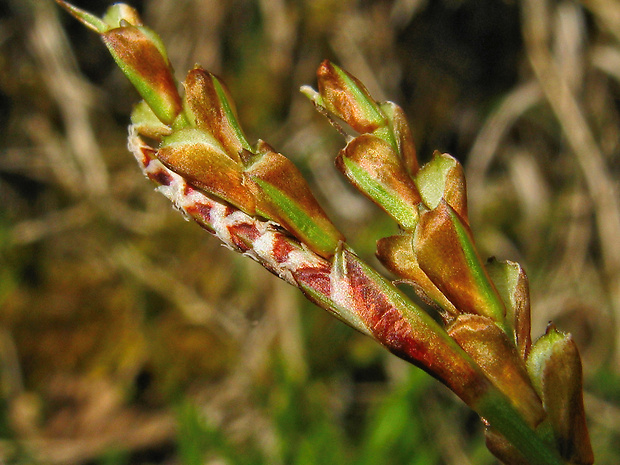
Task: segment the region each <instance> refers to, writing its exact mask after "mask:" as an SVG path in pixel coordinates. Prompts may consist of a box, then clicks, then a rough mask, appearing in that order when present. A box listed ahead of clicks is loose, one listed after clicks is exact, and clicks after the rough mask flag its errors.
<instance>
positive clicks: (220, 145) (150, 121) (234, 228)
mask: <svg viewBox="0 0 620 465" xmlns="http://www.w3.org/2000/svg"><path fill="white" fill-rule="evenodd" d="M59 3H60V4H61V5H63V6H64V7H65V8H67V9H69V10H70V11H71V12H72V14H74V15H75V16H76V17H77V18H78V19H79V20H80V21H82V22H83V23H85V24H86V25H87V26H88V27H90V28H91V29H94V30H95V31H97V32H98V33H99V34H100V35H102V37H103V39H104V41H105V42H106V45H107V46H108V48H109V50H110V52H111V53H112V55H113V56H114V57H115V59H116V61H117V63H118V64H119V66H120V67H121V68H122V69H123V71H124V72H125V74H127V76H128V77H129V78H130V80H131V82H132V83H133V84H134V85H135V86H136V87H137V88H138V89H139V91H140V93H141V94H142V96H143V97H144V99H145V103H143V104H139V105H138V106H137V107H136V109H135V110H134V112H133V114H132V121H133V122H134V126H132V127H131V129H130V139H129V146H130V149H131V150H132V152H133V153H134V155H135V157H136V159H137V161H138V163H139V165H140V167H141V168H142V170H143V172H144V173H145V174H146V175H147V176H148V177H149V179H151V180H152V181H153V182H155V183H156V184H157V185H158V187H157V190H158V191H160V192H161V193H162V194H164V195H165V196H167V197H168V198H169V199H170V200H171V201H172V202H173V203H174V205H175V206H176V207H177V208H178V209H179V210H181V211H182V212H184V213H185V214H186V215H187V217H189V218H193V219H194V220H195V221H196V222H197V223H198V224H199V225H201V226H202V227H203V228H205V229H206V230H208V231H209V232H211V233H212V234H214V235H216V236H217V237H218V238H219V239H221V240H222V242H223V243H224V244H225V245H226V246H228V247H229V248H231V249H233V250H235V251H238V252H241V253H243V254H244V255H247V256H249V257H251V258H253V259H254V260H256V261H257V262H259V263H260V264H261V265H263V266H264V267H265V268H266V269H268V270H269V271H271V272H272V273H274V274H276V275H277V276H279V277H280V278H282V279H284V280H286V281H287V282H289V283H291V284H293V285H296V286H297V287H299V288H300V289H301V290H302V291H303V293H304V294H305V295H306V296H307V297H308V298H309V299H310V300H312V301H313V302H316V303H317V304H319V305H320V306H322V307H323V308H325V309H327V310H328V311H330V312H332V313H333V314H334V315H336V316H337V317H338V318H340V319H342V320H343V321H345V322H346V323H347V324H349V325H351V326H353V327H354V328H356V329H358V330H359V331H361V332H363V333H364V334H367V335H369V336H371V337H373V338H374V339H376V340H377V341H378V342H380V343H381V344H383V345H384V346H385V347H386V348H388V349H389V350H390V351H392V352H393V353H395V354H397V355H398V356H400V357H402V358H403V359H405V360H408V361H409V362H411V363H413V364H415V365H417V366H419V367H421V368H422V369H424V370H425V371H427V372H428V373H430V374H431V375H433V376H435V377H436V378H438V379H439V380H441V381H442V382H443V383H444V384H446V385H447V386H448V387H449V388H450V389H452V390H453V391H454V392H455V393H456V394H457V395H458V396H459V397H460V398H461V399H462V400H463V401H465V402H466V403H467V405H469V406H470V407H472V408H473V409H474V410H475V411H476V412H478V413H479V414H480V416H481V417H482V418H483V420H484V422H485V424H486V425H487V427H488V434H487V438H488V444H489V447H490V449H491V450H492V451H493V452H494V453H496V454H497V455H498V457H500V458H502V459H504V460H506V463H507V464H509V465H517V464H519V465H521V463H528V464H529V465H562V464H563V463H564V462H565V461H569V462H571V463H575V464H583V465H589V464H590V463H591V462H592V454H591V449H590V446H589V440H588V437H587V429H586V427H585V418H584V413H583V401H582V398H581V365H580V362H579V356H578V353H577V350H576V346H574V343H573V342H572V339H570V337H567V336H564V335H561V334H560V333H557V332H555V333H554V332H553V331H548V334H547V335H546V336H544V337H543V338H541V340H539V341H538V342H537V343H536V344H535V345H534V347H533V348H532V349H531V351H530V353H529V354H528V347H529V344H530V342H529V334H528V333H529V308H528V306H529V303H528V301H527V281H526V278H525V275H524V273H523V272H522V270H521V269H520V268H519V267H518V266H513V264H509V263H507V264H497V263H491V264H490V265H489V271H487V270H486V269H485V267H484V266H483V265H482V262H481V260H480V257H479V256H478V253H477V251H476V249H475V246H474V242H473V238H472V235H471V231H470V228H469V225H468V222H467V208H466V197H465V182H464V177H463V173H462V169H461V167H460V165H459V164H458V162H456V160H454V159H453V158H452V157H449V156H448V155H441V154H436V155H435V157H434V159H433V161H431V163H430V164H428V165H427V166H425V167H422V168H420V167H418V162H417V159H416V157H415V150H414V147H413V144H412V142H411V133H410V131H409V128H408V126H407V124H406V121H405V118H404V115H403V113H402V110H401V109H400V108H399V107H397V106H396V105H394V104H391V103H389V102H386V103H378V102H376V101H374V100H373V99H372V97H371V96H370V95H369V93H368V91H367V90H366V88H365V87H364V86H363V85H362V84H361V83H360V82H359V81H358V80H357V79H356V78H354V77H353V76H351V75H350V74H348V73H346V72H345V71H343V70H341V69H340V68H338V67H336V66H334V65H332V64H331V63H329V62H327V61H326V62H324V63H323V64H322V65H321V68H320V69H319V93H316V92H314V91H310V90H308V89H304V92H305V93H307V94H310V96H311V98H312V99H313V100H314V102H315V103H316V104H317V106H318V107H319V110H321V111H322V112H323V113H324V114H325V115H326V116H328V117H329V118H331V115H330V113H331V114H332V115H333V116H334V118H332V120H333V121H335V120H336V118H341V119H343V120H345V121H346V122H347V123H348V124H349V125H350V126H351V127H352V128H353V129H355V130H356V131H358V132H360V133H361V134H360V136H358V137H357V138H356V139H354V140H351V141H350V142H349V144H348V145H347V147H346V148H345V149H344V150H343V151H342V153H341V156H340V159H339V162H338V163H339V164H340V167H341V169H343V171H344V172H345V174H346V175H347V176H348V177H350V178H351V179H352V181H353V182H354V183H355V184H356V185H358V187H359V188H360V189H361V190H362V191H364V192H365V193H366V194H367V195H369V196H370V197H371V198H372V199H373V200H374V201H376V202H377V203H379V204H381V205H382V206H383V207H384V208H385V209H386V210H388V211H389V212H390V214H392V216H393V217H394V218H396V220H397V221H398V222H399V223H400V224H401V226H402V227H403V228H404V229H405V231H404V232H403V234H402V235H400V236H392V237H388V238H384V239H382V240H381V241H380V242H379V244H378V250H377V255H378V256H379V258H380V259H381V260H382V261H383V262H384V263H385V264H386V266H387V267H388V268H389V269H390V270H392V271H393V272H395V273H396V274H397V275H398V276H399V277H400V278H402V279H403V280H405V281H407V282H410V283H413V284H414V286H415V287H417V289H416V290H417V291H418V293H419V294H420V295H421V296H423V298H424V299H425V300H427V301H430V302H431V303H433V304H435V305H438V306H439V307H440V311H441V312H442V317H443V319H444V321H443V323H444V324H443V325H442V324H441V323H440V322H438V321H435V319H433V318H432V317H431V316H430V315H429V314H428V313H426V312H425V311H424V310H423V309H422V308H420V307H419V306H417V305H416V304H415V303H413V302H412V301H411V300H409V298H408V297H407V296H406V295H405V294H403V293H402V292H401V291H400V290H399V289H398V288H397V287H396V286H395V285H394V284H393V283H391V282H390V281H388V280H387V279H385V278H384V277H382V276H381V275H379V273H377V272H376V271H375V270H374V269H373V268H371V267H370V266H369V265H368V264H366V263H365V262H364V261H362V260H361V259H360V258H359V257H358V256H357V255H356V254H355V253H354V252H353V251H352V250H351V249H350V248H349V247H348V246H347V245H346V244H345V243H344V242H343V240H344V238H343V237H342V235H341V234H340V233H339V232H338V230H337V229H336V228H335V227H334V226H333V224H332V223H331V222H330V221H329V219H328V218H327V216H326V215H325V213H324V212H323V210H322V209H321V208H320V206H319V205H318V203H317V202H316V200H315V199H314V197H313V196H312V194H311V192H310V190H309V188H308V186H307V184H306V182H305V181H304V180H303V178H302V176H301V174H300V173H299V171H298V170H297V169H296V168H295V167H294V165H293V164H292V163H291V162H290V161H289V160H288V159H286V158H285V157H284V156H283V155H281V154H279V153H277V152H276V151H275V150H273V149H272V148H271V147H269V146H268V145H267V144H266V143H264V142H259V143H258V144H257V146H256V147H252V146H250V145H249V144H248V142H247V140H246V139H245V136H244V135H243V132H242V130H241V128H240V126H239V124H238V122H237V117H236V114H235V111H234V106H233V104H232V100H231V99H230V97H229V95H228V93H227V91H226V89H225V87H224V85H223V84H222V83H221V82H220V81H219V80H218V79H217V78H215V77H214V76H213V75H211V74H210V73H208V72H206V71H204V70H202V69H200V68H196V69H194V70H192V71H190V73H189V75H188V78H187V82H186V91H187V92H186V97H185V100H184V102H181V99H180V96H179V94H178V92H177V89H176V85H175V82H174V79H173V77H172V69H171V66H170V63H169V62H168V58H167V56H166V51H165V49H164V47H163V44H162V43H161V41H160V40H159V38H158V37H157V35H156V34H155V33H154V32H153V31H151V30H150V29H147V28H146V27H144V26H142V24H141V21H140V19H139V17H138V16H137V13H135V10H133V9H131V8H130V7H127V6H126V5H122V4H120V5H117V6H115V7H113V8H112V9H111V10H109V11H108V14H106V15H105V16H104V18H103V19H99V18H96V17H94V16H92V15H90V14H89V13H86V12H83V11H82V10H79V9H76V8H74V7H72V6H70V5H68V4H67V3H65V2H63V1H61V0H59ZM491 277H492V278H493V280H492V279H491ZM494 282H495V284H496V285H497V287H498V288H499V290H498V289H497V288H496V285H495V284H494ZM446 328H447V329H446ZM526 356H527V357H528V359H527V371H526V369H525V368H524V360H523V359H524V357H526ZM528 374H529V379H528ZM530 380H533V381H534V387H532V382H531V381H530ZM538 395H540V397H541V398H542V407H544V409H543V408H542V407H541V401H540V399H539V397H538ZM545 415H546V418H544V419H543V416H545ZM547 433H549V434H547ZM549 437H551V440H550V441H547V439H548V438H549ZM550 444H554V445H555V446H556V447H555V448H554V447H552V446H550ZM558 451H559V452H560V453H561V454H562V457H564V460H563V459H562V458H561V457H560V455H559V454H558Z"/></svg>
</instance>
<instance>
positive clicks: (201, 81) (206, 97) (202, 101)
mask: <svg viewBox="0 0 620 465" xmlns="http://www.w3.org/2000/svg"><path fill="white" fill-rule="evenodd" d="M215 79H217V78H216V77H215V76H214V75H212V74H211V73H209V72H208V71H205V70H204V69H202V68H194V69H192V70H191V71H190V72H189V73H188V74H187V77H186V78H185V82H184V86H185V101H186V105H187V109H188V110H189V113H190V115H192V116H193V118H194V124H195V126H196V127H197V128H200V129H204V130H206V131H208V132H209V133H211V134H212V135H213V136H214V137H215V138H216V139H217V140H219V141H220V143H221V144H222V146H223V148H224V150H225V152H226V153H227V154H228V156H230V157H231V158H233V159H234V160H235V161H238V162H240V161H241V158H240V156H239V153H240V152H241V151H242V150H243V148H244V147H243V145H242V143H241V141H240V140H239V137H238V135H237V132H236V130H235V128H234V127H233V125H232V123H231V121H230V119H229V114H228V112H227V111H226V108H225V107H224V105H225V104H227V105H229V108H228V109H229V111H231V112H232V114H233V115H234V114H235V110H234V108H232V107H231V106H230V105H232V104H231V103H230V102H232V99H230V98H228V99H227V100H228V102H226V103H224V102H222V100H221V99H220V96H219V95H218V93H217V90H216V88H215V84H214V80H215ZM218 84H219V85H220V88H221V89H222V91H223V92H224V93H225V94H226V95H227V94H228V92H227V90H226V88H225V87H224V85H223V84H222V83H221V82H220V81H219V80H218ZM235 116H236V115H235Z"/></svg>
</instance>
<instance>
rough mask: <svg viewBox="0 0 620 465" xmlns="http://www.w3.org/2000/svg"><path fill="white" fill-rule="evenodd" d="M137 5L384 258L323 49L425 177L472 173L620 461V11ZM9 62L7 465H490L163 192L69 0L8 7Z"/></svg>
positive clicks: (481, 231)
mask: <svg viewBox="0 0 620 465" xmlns="http://www.w3.org/2000/svg"><path fill="white" fill-rule="evenodd" d="M74 3H75V4H76V5H77V6H79V7H83V8H87V9H89V10H90V11H93V12H94V13H97V14H100V13H102V12H103V11H104V10H105V8H106V7H107V6H108V4H109V3H110V2H108V1H101V0H97V1H89V2H86V1H83V2H79V1H77V0H76V1H75V2H74ZM134 6H136V7H137V8H138V9H139V10H140V11H141V13H142V15H143V17H144V19H145V21H146V22H147V23H148V24H149V25H150V26H151V27H152V28H153V29H155V30H156V31H158V32H159V33H160V34H161V36H162V38H163V40H164V42H165V43H166V45H167V47H168V49H169V52H170V60H171V62H172V63H173V64H174V66H175V68H176V69H177V70H178V71H179V77H180V76H183V75H184V72H185V71H186V70H187V69H190V68H191V67H192V66H193V65H194V63H195V62H199V63H200V64H201V65H202V66H204V67H205V68H207V69H210V70H212V71H214V72H215V73H217V74H219V75H221V77H222V78H223V79H224V80H225V81H226V82H227V84H228V85H229V87H230V89H231V93H232V94H233V96H234V98H235V101H236V102H237V106H238V108H239V112H240V119H241V121H242V125H243V126H244V127H245V128H246V129H247V132H248V136H249V137H250V138H251V139H252V140H254V139H256V138H258V137H261V138H263V139H265V140H266V141H268V142H269V143H270V144H271V145H273V146H274V147H276V148H277V149H278V150H279V151H281V152H283V153H285V154H287V155H288V156H289V157H290V158H291V159H293V160H294V161H295V162H296V164H297V165H298V166H299V168H300V169H301V170H302V171H303V172H304V174H305V175H306V177H307V178H308V179H309V180H311V181H312V187H313V190H314V192H315V194H316V196H317V197H318V198H319V200H320V201H321V203H322V204H323V206H324V207H325V209H326V210H327V211H328V212H329V213H330V214H331V216H332V218H333V220H334V223H335V224H336V225H337V226H338V227H339V228H340V229H341V230H343V232H344V233H345V234H346V235H347V237H348V239H349V240H350V242H351V243H352V245H353V246H354V247H355V248H356V250H357V251H358V252H360V254H362V255H364V256H365V257H368V258H370V257H372V255H373V253H374V248H375V240H376V239H377V238H379V237H382V236H386V235H389V234H390V233H391V232H393V231H390V228H391V226H388V225H390V224H391V222H389V220H388V219H387V218H386V217H385V216H384V214H383V213H381V212H380V211H378V209H375V208H373V207H371V206H370V203H369V202H367V201H366V200H365V199H363V198H361V196H358V195H356V194H355V193H353V191H352V190H351V189H350V188H349V187H348V186H347V185H346V183H345V182H344V181H343V180H342V179H341V178H340V177H339V174H338V173H337V172H336V170H335V169H334V168H333V158H334V157H335V155H336V154H337V152H338V149H339V148H340V147H341V145H342V141H341V140H340V137H339V135H338V134H336V133H335V131H333V130H332V129H331V128H330V127H329V126H328V125H327V124H325V122H324V121H323V120H322V119H321V118H320V116H318V115H316V114H315V111H314V109H313V108H312V105H310V104H309V103H308V102H307V101H306V100H305V99H304V98H303V96H301V95H300V94H299V92H298V88H299V86H300V85H302V84H311V85H314V83H315V76H314V72H315V69H316V67H317V66H318V64H319V63H320V62H321V61H322V60H323V59H324V58H329V59H331V60H333V61H334V62H336V63H338V64H340V65H342V66H343V67H345V68H347V69H348V70H349V71H351V72H352V73H354V74H355V75H356V76H358V77H359V78H360V79H361V80H362V81H363V82H364V83H366V84H367V85H368V87H369V89H370V91H371V93H372V94H373V95H374V96H377V97H379V98H386V99H387V98H389V99H390V100H393V101H396V102H398V103H399V104H400V105H401V106H402V107H403V108H404V109H405V111H406V113H407V115H408V117H409V120H410V123H411V126H412V128H413V131H414V138H415V140H416V145H417V147H418V152H419V156H420V158H421V159H422V160H424V161H425V160H428V159H429V158H430V155H431V153H432V150H434V149H437V150H441V151H444V152H449V153H452V154H453V155H454V156H456V157H457V158H459V159H460V160H461V161H463V163H464V165H465V167H466V169H467V176H468V183H469V186H468V187H469V191H470V195H471V198H470V199H469V205H470V212H469V214H470V219H471V224H472V225H473V227H474V228H475V229H477V230H476V236H477V237H478V241H479V247H480V248H481V249H482V250H484V252H485V253H487V254H488V255H495V256H497V257H498V258H500V259H511V260H515V261H519V262H520V263H522V264H523V265H524V267H525V269H526V271H527V272H528V275H529V278H530V285H531V288H532V302H533V334H534V336H536V335H540V334H542V331H543V329H544V327H545V325H546V323H547V321H548V320H551V319H553V320H554V322H555V323H556V325H557V326H558V328H560V329H562V330H566V331H570V332H572V333H573V334H574V336H575V339H576V341H577V343H578V344H579V347H580V350H581V353H582V356H583V358H584V368H585V387H586V411H587V412H588V413H589V417H588V418H589V421H590V432H591V436H592V442H593V447H594V450H595V455H596V458H597V463H601V464H606V463H610V464H612V463H619V462H620V451H619V450H618V448H617V444H618V442H619V441H620V395H619V394H618V393H619V392H620V350H618V349H617V347H620V340H619V335H620V245H619V244H620V241H618V240H617V238H618V237H619V236H620V230H619V229H618V218H619V216H620V209H619V208H618V205H617V203H618V179H619V177H620V173H619V171H620V163H619V154H620V130H619V128H620V114H619V110H620V107H619V106H618V102H619V101H620V33H619V31H620V19H619V18H620V7H619V6H617V4H616V2H614V1H613V0H582V1H581V2H576V1H570V0H564V1H553V2H552V1H547V0H513V1H508V0H506V1H501V0H483V1H474V0H437V1H424V0H395V1H393V2H388V1H378V0H367V1H357V2H354V1H341V0H338V1H337V0H318V1H314V0H313V1H311V0H297V1H288V2H287V1H285V0H276V1H272V0H236V1H233V0H229V1H217V0H183V1H172V0H150V1H143V2H135V3H134ZM0 69H1V70H2V72H1V73H0V106H1V108H2V111H0V125H1V127H2V129H3V130H2V131H0V203H1V207H0V396H1V397H0V460H4V461H11V460H13V461H17V462H21V463H26V462H28V463H32V461H34V462H41V463H58V464H61V463H62V464H72V463H102V464H108V463H109V464H123V463H187V464H194V463H196V464H197V463H213V464H215V463H227V464H235V465H236V464H289V463H294V464H300V465H301V464H303V465H306V464H308V465H310V464H318V463H321V464H330V463H334V464H336V463H338V464H348V463H350V464H360V465H366V464H374V463H384V464H394V465H397V464H398V465H400V464H418V463H419V464H434V463H436V464H466V463H468V462H469V463H476V464H484V463H493V459H492V458H491V457H490V456H489V454H488V453H487V452H486V450H485V448H484V446H483V444H482V435H481V432H480V430H479V427H478V426H477V423H476V419H475V417H474V416H472V415H471V414H470V413H468V412H467V411H466V410H464V409H462V408H461V407H458V406H456V404H455V402H453V400H452V398H451V397H450V396H449V395H448V393H447V391H446V390H445V389H443V388H442V387H440V386H439V385H438V383H434V382H432V380H430V379H428V377H426V376H424V375H423V374H422V373H420V372H418V371H417V370H415V369H414V368H411V367H408V366H406V365H405V364H404V363H401V362H400V361H398V360H395V359H393V358H392V357H391V356H390V355H389V354H386V353H384V352H383V351H382V349H380V348H378V347H375V345H374V344H373V343H372V341H369V340H366V339H365V338H364V337H363V336H361V335H358V334H356V333H354V332H353V331H352V330H350V329H348V328H346V327H345V326H344V325H342V324H341V323H339V322H337V321H335V320H334V319H332V318H331V317H329V316H328V315H327V314H324V313H323V312H321V311H319V310H317V309H315V308H313V307H312V306H311V305H310V304H307V303H306V302H304V301H303V299H302V298H301V297H300V296H298V295H297V293H296V292H295V290H294V289H289V288H288V287H286V284H284V283H282V282H279V281H278V280H277V279H276V278H274V277H272V276H270V275H268V274H267V273H266V272H264V270H262V269H260V267H259V266H258V265H256V264H254V263H251V262H250V261H248V260H245V259H243V257H240V256H237V255H236V254H233V253H232V252H229V251H227V250H225V249H223V248H222V247H220V246H219V242H218V241H216V240H214V239H212V238H211V237H209V236H208V235H207V234H205V233H204V231H202V230H200V228H197V227H195V225H193V224H189V223H186V222H183V221H181V220H180V217H179V216H178V215H177V214H175V212H172V211H171V209H170V207H169V204H168V202H167V201H166V200H165V199H164V198H163V197H161V196H159V195H156V194H155V193H153V192H152V187H151V185H150V184H149V183H148V182H147V181H145V180H144V179H143V178H142V176H140V175H139V170H138V169H137V168H136V167H135V166H134V161H133V159H132V157H131V155H130V154H129V153H127V151H126V148H125V144H126V142H125V136H126V125H127V123H128V115H129V113H130V111H131V108H132V105H133V104H134V103H136V102H137V101H138V96H137V95H136V94H135V93H133V91H131V90H130V85H129V84H128V83H127V82H126V81H125V80H124V77H123V76H122V75H121V73H120V72H119V71H117V69H116V67H115V66H114V64H113V62H112V60H111V58H109V57H108V54H107V51H106V50H105V48H104V47H103V45H102V44H101V43H100V42H99V40H98V39H97V37H96V35H95V34H92V33H91V32H89V31H87V30H85V29H84V28H83V27H82V26H80V25H79V24H78V23H77V22H76V21H74V20H72V19H71V18H70V17H69V16H68V15H62V14H61V12H60V11H59V10H58V9H57V8H56V7H55V5H54V4H53V2H52V1H47V0H28V1H24V0H9V1H8V2H3V3H2V4H1V5H0ZM613 189H616V190H615V191H614V190H613ZM378 457H382V458H381V459H378ZM386 457H387V458H386Z"/></svg>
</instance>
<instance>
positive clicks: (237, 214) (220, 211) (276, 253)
mask: <svg viewBox="0 0 620 465" xmlns="http://www.w3.org/2000/svg"><path fill="white" fill-rule="evenodd" d="M129 150H131V152H132V153H133V154H134V156H135V157H136V160H137V161H138V164H139V165H140V167H141V169H142V171H143V172H144V174H145V175H146V176H147V177H148V178H149V179H151V180H152V181H154V182H155V183H156V184H157V185H158V187H157V190H158V191H159V192H161V193H162V194H164V195H165V196H166V197H167V198H168V199H169V200H171V201H172V203H173V204H174V206H175V207H176V208H177V209H179V210H180V211H181V212H183V213H184V214H185V215H186V217H187V218H191V219H193V220H194V221H196V222H197V223H198V224H199V225H200V226H202V227H203V228H205V229H206V230H207V231H209V232H210V233H212V234H214V235H215V236H217V237H218V238H219V239H220V240H221V241H222V242H223V243H224V245H225V246H227V247H228V248H230V249H232V250H235V251H237V252H240V253H243V254H244V255H247V256H249V257H250V258H252V259H254V260H256V261H257V262H259V263H260V264H261V265H263V266H264V267H265V268H267V269H268V270H269V271H271V272H272V273H274V274H275V275H277V276H279V277H280V278H282V279H284V280H285V281H287V282H289V283H291V284H294V285H296V284H297V283H296V280H295V278H294V275H295V274H296V273H298V271H300V270H312V269H317V270H321V272H322V273H323V274H327V275H328V274H329V270H330V265H329V262H328V261H327V260H325V259H324V258H322V257H320V256H318V255H317V254H315V253H314V252H312V251H310V250H309V249H307V248H306V247H305V246H304V245H302V244H300V243H299V242H298V241H296V240H295V239H293V238H291V237H290V236H289V235H288V234H287V233H286V232H284V231H283V230H282V229H281V228H280V227H279V226H278V225H277V224H275V223H273V222H271V221H265V220H259V219H257V218H254V217H251V216H249V215H247V214H245V213H243V212H242V211H241V210H238V209H236V208H234V207H232V206H230V205H228V204H225V203H223V202H220V201H217V200H214V199H212V198H211V197H209V196H208V195H206V194H204V193H203V192H201V191H199V190H198V189H196V188H194V187H193V186H192V185H190V184H188V183H187V181H186V180H185V179H184V178H183V177H182V176H180V175H178V174H177V173H175V172H174V171H172V170H170V169H169V168H167V167H166V166H165V165H164V164H163V163H161V162H160V161H159V160H158V159H157V158H156V151H155V150H154V149H153V148H152V147H150V146H149V145H148V144H146V142H144V140H143V139H142V138H141V137H140V136H139V135H138V133H137V131H136V130H135V128H133V127H130V134H129ZM327 280H328V281H329V278H327ZM327 295H329V294H327Z"/></svg>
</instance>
